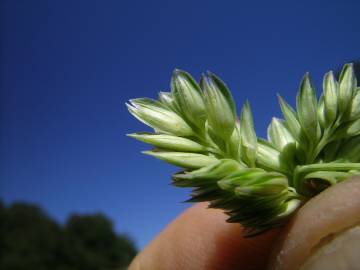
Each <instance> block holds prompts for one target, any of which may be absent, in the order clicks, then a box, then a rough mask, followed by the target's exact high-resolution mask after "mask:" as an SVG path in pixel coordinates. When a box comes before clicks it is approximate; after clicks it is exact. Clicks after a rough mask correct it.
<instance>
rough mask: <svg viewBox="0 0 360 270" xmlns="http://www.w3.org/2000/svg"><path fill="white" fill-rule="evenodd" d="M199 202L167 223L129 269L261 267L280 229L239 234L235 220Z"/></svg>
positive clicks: (263, 265) (245, 269) (175, 269)
mask: <svg viewBox="0 0 360 270" xmlns="http://www.w3.org/2000/svg"><path fill="white" fill-rule="evenodd" d="M226 219H227V216H226V215H225V214H224V213H223V212H222V211H221V210H216V209H207V204H205V203H199V204H196V205H194V206H193V207H190V208H189V209H187V210H186V211H185V212H184V213H182V214H181V215H180V216H179V217H177V218H176V219H175V220H174V221H173V222H172V223H170V224H169V225H168V226H167V227H166V228H165V229H164V230H163V231H162V232H161V233H160V234H159V235H158V236H157V237H156V238H155V239H154V240H153V241H152V242H151V243H150V244H149V245H148V246H147V247H145V249H144V250H143V251H142V252H140V253H139V254H138V255H137V256H136V258H135V259H134V260H133V262H132V263H131V265H130V267H129V270H143V269H146V270H155V269H156V270H163V269H164V270H165V269H166V270H167V269H173V270H177V269H179V270H180V269H188V270H205V269H206V270H216V269H221V270H226V269H233V270H234V269H242V270H247V269H249V270H250V269H252V270H256V269H265V268H266V265H267V261H268V257H269V254H270V252H271V247H272V245H273V244H274V242H275V241H276V239H277V238H278V236H279V233H280V231H279V230H278V229H274V230H271V231H268V232H266V233H264V234H261V235H259V236H257V237H253V238H243V237H242V230H243V228H242V227H241V225H239V224H230V223H226Z"/></svg>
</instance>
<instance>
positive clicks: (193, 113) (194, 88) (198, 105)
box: [171, 69, 206, 128]
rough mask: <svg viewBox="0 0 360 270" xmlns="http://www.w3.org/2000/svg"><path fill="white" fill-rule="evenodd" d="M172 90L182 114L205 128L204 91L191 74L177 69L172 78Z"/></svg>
mask: <svg viewBox="0 0 360 270" xmlns="http://www.w3.org/2000/svg"><path fill="white" fill-rule="evenodd" d="M171 92H172V95H173V97H174V98H175V100H176V103H177V105H178V107H179V108H180V110H181V113H182V115H184V116H185V117H186V119H188V120H189V121H190V122H191V123H193V124H194V125H196V126H199V127H201V128H203V126H204V123H205V120H206V111H205V104H204V99H203V93H202V91H201V89H200V87H199V86H198V84H197V83H196V82H195V80H194V79H193V78H192V77H191V75H190V74H188V73H187V72H185V71H182V70H178V69H175V70H174V72H173V75H172V78H171Z"/></svg>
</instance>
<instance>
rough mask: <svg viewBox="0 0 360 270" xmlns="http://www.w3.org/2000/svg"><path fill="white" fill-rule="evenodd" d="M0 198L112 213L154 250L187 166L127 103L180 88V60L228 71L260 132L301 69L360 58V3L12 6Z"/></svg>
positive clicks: (61, 212)
mask: <svg viewBox="0 0 360 270" xmlns="http://www.w3.org/2000/svg"><path fill="white" fill-rule="evenodd" d="M0 5H1V8H0V31H1V32H0V33H1V36H0V37H1V38H0V50H1V51H0V53H1V58H0V87H1V88H0V89H1V100H0V102H1V130H0V136H1V137H0V139H1V141H0V144H1V145H0V147H1V152H0V176H1V178H0V197H1V198H2V199H3V200H4V201H5V202H6V203H11V202H13V201H16V200H22V201H27V202H32V203H37V204H39V205H41V206H42V207H43V208H44V209H45V210H46V211H47V212H48V213H49V214H50V215H51V216H53V217H55V218H56V219H57V220H59V221H61V222H63V221H64V220H65V219H66V217H67V216H68V214H69V213H73V212H77V213H93V212H97V211H101V212H103V213H105V214H106V215H108V216H109V217H110V218H111V219H112V220H113V221H114V224H115V226H116V229H117V230H118V231H119V232H128V233H129V234H130V235H131V236H132V237H133V238H134V239H135V241H136V243H137V245H138V246H139V247H140V248H142V247H143V246H144V245H145V244H146V243H148V242H149V241H150V240H151V239H152V238H153V237H154V235H155V234H156V233H158V232H159V231H160V230H161V229H162V228H163V227H164V226H165V224H167V223H168V222H170V221H171V220H172V219H173V218H174V217H175V216H176V215H178V214H179V213H180V212H181V211H182V210H183V209H184V208H186V207H188V205H187V204H183V203H181V201H183V200H185V199H187V198H188V193H189V190H182V189H178V188H175V187H172V186H171V185H169V183H170V174H171V173H172V172H175V171H176V170H177V169H176V168H175V167H172V166H170V165H166V164H164V163H162V162H161V161H158V160H155V159H153V158H151V157H148V156H144V155H142V154H141V153H140V151H141V150H145V149H149V147H148V146H147V145H145V144H142V143H140V142H137V141H135V140H133V139H131V138H128V137H126V136H125V135H124V134H126V133H131V132H136V131H148V130H149V129H148V128H147V127H145V126H144V125H142V124H141V123H140V122H138V121H136V120H135V119H133V118H132V116H131V115H130V114H129V113H128V112H127V110H126V107H125V102H126V101H127V100H128V99H130V98H136V97H144V96H146V97H153V98H155V97H156V95H157V93H158V92H159V91H163V90H168V89H169V81H170V76H171V72H172V70H173V69H174V68H181V69H185V70H187V71H189V72H190V73H192V74H193V75H194V77H196V78H198V77H199V76H200V74H201V73H202V72H204V71H206V70H211V71H213V72H214V73H216V74H218V75H219V76H220V77H221V78H222V79H223V80H224V81H225V82H227V84H228V86H229V87H230V89H231V90H232V92H233V96H234V98H235V100H236V101H237V104H238V108H239V109H240V107H241V105H242V104H243V103H244V102H245V100H246V99H248V100H249V101H250V103H251V104H252V109H253V114H254V119H255V126H256V130H257V132H258V134H260V135H262V136H264V134H265V130H266V126H267V124H268V122H269V121H270V119H271V117H272V116H280V110H279V107H278V104H277V99H276V93H280V94H282V95H283V96H284V97H285V99H287V100H288V101H289V102H290V103H291V104H294V100H295V93H296V91H297V88H298V85H299V80H300V79H301V77H302V75H303V74H304V73H305V72H306V71H309V72H310V74H311V76H312V78H313V80H314V81H315V83H316V85H317V86H320V85H321V80H322V76H323V74H324V73H325V72H326V71H328V70H330V69H336V68H338V67H339V66H341V65H342V63H344V62H347V61H350V60H353V59H359V58H360V27H359V26H360V24H359V10H360V2H359V1H251V2H250V1H246V2H245V1H223V2H220V1H126V0H122V1H115V0H114V1H110V0H108V1H85V0H84V1H35V2H34V1H20V0H19V1H10V0H7V1H1V4H0Z"/></svg>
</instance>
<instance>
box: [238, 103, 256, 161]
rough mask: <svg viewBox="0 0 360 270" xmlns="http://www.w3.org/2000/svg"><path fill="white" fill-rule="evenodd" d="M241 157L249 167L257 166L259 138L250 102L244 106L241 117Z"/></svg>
mask: <svg viewBox="0 0 360 270" xmlns="http://www.w3.org/2000/svg"><path fill="white" fill-rule="evenodd" d="M240 137H241V158H242V160H244V162H245V163H246V164H247V165H248V166H249V167H255V161H256V154H257V139H256V133H255V129H254V121H253V118H252V113H251V108H250V104H249V103H248V102H246V103H245V105H244V106H243V108H242V111H241V118H240Z"/></svg>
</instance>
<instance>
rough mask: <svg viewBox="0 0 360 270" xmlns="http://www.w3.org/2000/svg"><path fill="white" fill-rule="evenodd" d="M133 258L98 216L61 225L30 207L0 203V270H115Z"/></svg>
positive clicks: (124, 240) (131, 249)
mask: <svg viewBox="0 0 360 270" xmlns="http://www.w3.org/2000/svg"><path fill="white" fill-rule="evenodd" d="M135 255H136V248H135V246H134V244H133V242H132V241H131V239H130V238H129V237H128V236H126V235H123V234H122V235H121V234H120V235H119V234H117V233H116V232H115V231H114V229H113V226H112V223H111V221H110V220H109V219H108V218H107V217H105V216H104V215H102V214H94V215H72V216H70V217H69V219H68V221H67V222H66V224H65V225H63V226H61V225H59V224H57V223H56V222H54V221H53V220H52V219H51V218H49V217H48V216H47V215H46V214H45V213H44V212H43V211H42V210H41V209H40V208H39V207H37V206H35V205H29V204H25V203H14V204H12V205H10V206H9V207H5V206H4V204H3V203H1V202H0V269H3V270H23V269H36V270H48V269H54V270H82V269H84V270H85V269H86V270H100V269H101V270H106V269H108V270H120V269H125V268H126V267H127V265H128V264H129V263H130V261H131V260H132V258H133V257H134V256H135Z"/></svg>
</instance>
